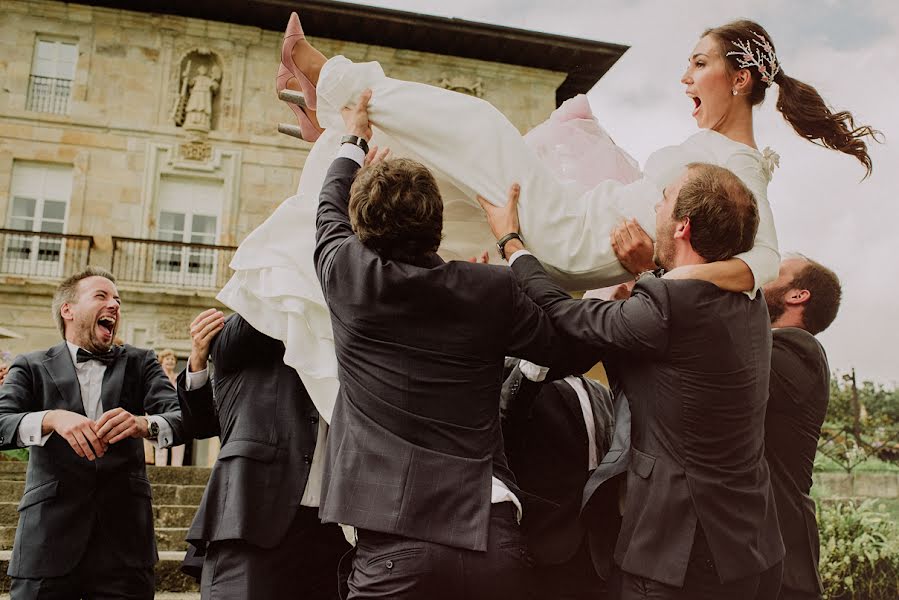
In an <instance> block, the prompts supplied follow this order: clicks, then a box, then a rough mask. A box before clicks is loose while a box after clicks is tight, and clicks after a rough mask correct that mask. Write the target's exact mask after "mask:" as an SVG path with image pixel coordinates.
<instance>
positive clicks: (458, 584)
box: [347, 502, 533, 600]
mask: <svg viewBox="0 0 899 600" xmlns="http://www.w3.org/2000/svg"><path fill="white" fill-rule="evenodd" d="M358 536H359V539H358V542H357V544H356V555H355V557H354V558H353V570H352V572H351V573H350V577H349V581H348V582H347V583H348V586H349V598H350V599H351V600H362V599H365V600H367V599H369V598H390V599H391V600H412V599H414V600H421V599H423V598H427V599H428V600H467V599H471V600H481V599H485V598H489V599H490V600H522V599H524V598H530V597H531V594H532V592H533V587H532V585H531V583H532V581H531V576H532V571H531V566H532V564H533V561H532V560H531V558H530V555H529V553H528V551H527V548H526V546H525V543H524V538H523V536H522V535H521V531H520V530H519V528H518V523H517V522H516V520H515V508H514V506H513V505H512V503H510V502H502V503H500V504H495V505H494V506H493V510H492V512H491V515H490V532H489V538H488V547H487V550H486V552H477V551H474V550H465V549H462V548H453V547H450V546H444V545H442V544H436V543H433V542H425V541H421V540H414V539H410V538H406V537H402V536H398V535H391V534H386V533H377V532H374V531H369V530H365V529H360V530H359V532H358Z"/></svg>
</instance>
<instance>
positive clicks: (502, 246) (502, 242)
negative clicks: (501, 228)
mask: <svg viewBox="0 0 899 600" xmlns="http://www.w3.org/2000/svg"><path fill="white" fill-rule="evenodd" d="M511 240H518V241H519V242H522V243H524V240H522V239H521V236H520V235H518V233H516V232H514V231H513V232H512V233H507V234H506V235H504V236H503V237H501V238H499V239H498V240H497V241H496V247H497V248H499V255H500V257H501V258H502V259H503V260H508V258H506V244H508V243H509V242H510V241H511Z"/></svg>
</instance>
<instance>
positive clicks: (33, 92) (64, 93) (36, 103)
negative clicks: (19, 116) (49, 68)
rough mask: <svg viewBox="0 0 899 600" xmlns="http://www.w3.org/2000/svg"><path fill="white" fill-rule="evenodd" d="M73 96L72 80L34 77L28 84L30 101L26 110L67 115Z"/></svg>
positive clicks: (26, 105)
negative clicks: (70, 97)
mask: <svg viewBox="0 0 899 600" xmlns="http://www.w3.org/2000/svg"><path fill="white" fill-rule="evenodd" d="M71 94H72V80H71V79H57V78H55V77H39V76H37V75H32V76H31V80H30V81H29V83H28V101H27V103H26V104H25V109H26V110H32V111H35V112H45V113H56V114H58V115H65V114H68V112H69V96H70V95H71Z"/></svg>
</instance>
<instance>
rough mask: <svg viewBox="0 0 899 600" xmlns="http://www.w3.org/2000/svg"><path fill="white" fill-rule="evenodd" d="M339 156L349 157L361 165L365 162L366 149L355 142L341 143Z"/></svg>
mask: <svg viewBox="0 0 899 600" xmlns="http://www.w3.org/2000/svg"><path fill="white" fill-rule="evenodd" d="M337 158H348V159H350V160H351V161H353V162H354V163H356V164H357V165H359V166H360V167H361V166H362V165H364V164H365V151H364V150H363V149H362V148H360V147H359V146H357V145H355V144H341V145H340V150H338V151H337Z"/></svg>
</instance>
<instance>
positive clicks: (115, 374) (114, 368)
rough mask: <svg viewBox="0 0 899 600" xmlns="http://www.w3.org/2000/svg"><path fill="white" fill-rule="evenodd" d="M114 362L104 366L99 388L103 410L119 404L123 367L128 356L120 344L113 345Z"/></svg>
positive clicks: (123, 380)
mask: <svg viewBox="0 0 899 600" xmlns="http://www.w3.org/2000/svg"><path fill="white" fill-rule="evenodd" d="M112 351H113V352H115V362H114V363H112V364H111V365H109V366H108V367H106V372H105V373H104V374H103V385H102V387H101V388H100V406H102V407H103V412H106V411H108V410H112V409H113V408H116V407H117V406H119V405H120V404H121V400H122V384H123V383H125V369H126V368H127V366H128V357H127V356H125V349H124V348H123V347H121V346H113V347H112Z"/></svg>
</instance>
